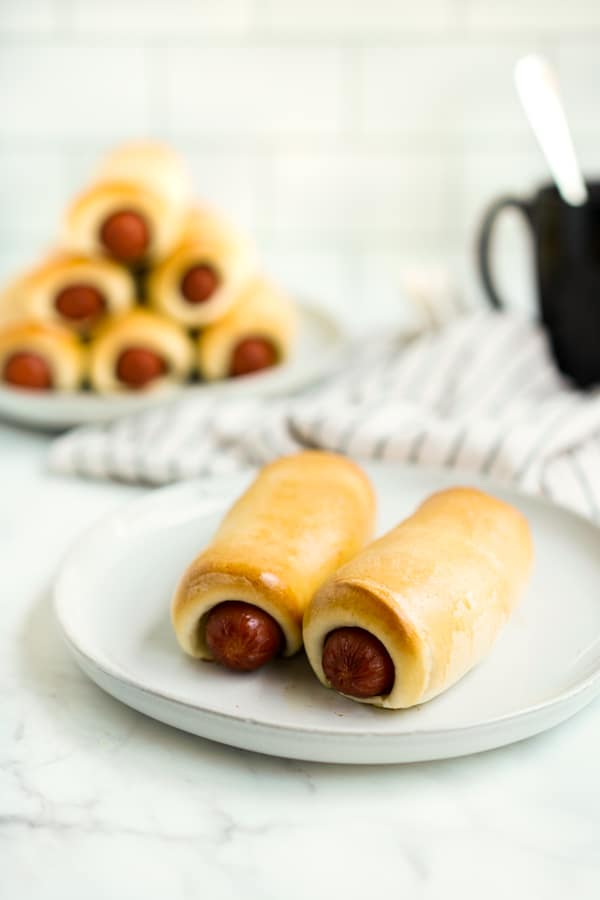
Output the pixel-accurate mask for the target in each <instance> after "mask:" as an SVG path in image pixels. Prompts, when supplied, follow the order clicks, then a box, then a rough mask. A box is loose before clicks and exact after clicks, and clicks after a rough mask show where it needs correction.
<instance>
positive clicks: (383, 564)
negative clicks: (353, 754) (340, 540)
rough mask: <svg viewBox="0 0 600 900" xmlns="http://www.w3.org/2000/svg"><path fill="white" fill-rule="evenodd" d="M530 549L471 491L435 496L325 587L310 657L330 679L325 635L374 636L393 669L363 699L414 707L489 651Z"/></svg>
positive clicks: (501, 508)
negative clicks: (386, 688) (380, 689)
mask: <svg viewBox="0 0 600 900" xmlns="http://www.w3.org/2000/svg"><path fill="white" fill-rule="evenodd" d="M532 556H533V548H532V542H531V535H530V532H529V527H528V525H527V522H526V520H525V518H524V517H523V516H522V515H521V514H520V513H519V512H518V511H517V510H516V509H514V508H513V507H511V506H510V505H508V504H506V503H504V502H502V501H501V500H498V499H496V498H495V497H491V496H489V495H488V494H485V493H483V492H482V491H478V490H475V489H472V488H454V489H451V490H447V491H441V492H440V493H437V494H434V495H433V496H432V497H430V498H429V499H428V500H426V501H425V502H424V503H423V504H422V505H421V506H420V507H419V509H418V510H417V511H416V512H415V513H414V515H412V516H411V517H410V518H409V519H407V520H406V521H405V522H402V523H401V524H400V525H398V526H397V527H396V528H394V529H393V530H392V531H390V532H388V533H387V534H386V535H384V536H383V537H382V538H380V539H379V540H377V541H375V542H374V543H372V544H370V545H369V546H368V547H366V548H365V549H364V550H363V551H362V552H361V553H360V554H358V556H356V557H355V558H354V559H353V560H351V561H350V562H349V563H347V564H346V565H345V566H343V567H342V568H341V569H340V570H339V571H338V572H336V573H335V574H334V575H333V576H332V577H331V578H330V579H329V581H328V582H327V583H326V584H324V585H323V586H322V588H321V589H320V590H319V591H318V593H317V595H316V596H315V598H314V600H313V602H312V603H311V605H310V607H309V609H308V610H307V613H306V616H305V621H304V641H305V646H306V652H307V655H308V658H309V661H310V663H311V665H312V667H313V669H314V671H315V673H316V675H317V677H318V678H319V680H320V681H321V682H322V683H323V684H325V685H326V686H329V685H328V684H327V679H326V677H325V674H324V672H323V668H322V664H321V657H322V653H323V645H324V642H325V639H326V637H327V635H328V634H329V633H330V632H331V631H334V630H335V629H336V628H341V627H345V626H356V627H360V628H364V629H365V630H367V631H369V632H371V633H372V634H374V635H375V636H376V637H377V638H379V640H380V641H382V643H383V644H384V646H385V647H386V649H387V651H388V653H389V654H390V656H391V657H392V660H393V662H394V665H395V668H396V680H395V684H394V687H393V689H392V691H391V693H390V694H388V695H387V696H379V697H371V698H368V699H367V700H363V701H362V702H367V703H372V704H375V705H377V706H385V707H388V708H392V709H398V708H405V707H409V706H414V705H415V704H417V703H421V702H423V701H425V700H429V699H431V698H432V697H435V696H436V695H437V694H439V693H440V692H441V691H443V690H445V689H446V688H447V687H449V686H450V685H452V684H453V683H454V682H456V681H457V680H458V679H459V678H461V677H462V676H463V675H464V674H465V672H467V671H468V670H469V669H470V668H472V667H473V666H474V665H475V664H476V663H477V662H478V661H479V660H480V659H481V658H482V657H483V656H484V655H485V654H486V653H487V652H488V650H489V649H490V647H491V646H492V643H493V642H494V640H495V638H496V636H497V633H498V631H499V630H500V628H501V627H502V625H503V624H504V623H505V622H506V620H507V619H508V617H509V615H510V613H511V611H512V609H513V608H514V606H515V604H516V602H517V599H518V596H519V593H520V591H521V589H522V587H523V585H524V583H525V582H526V580H527V577H528V574H529V570H530V567H531V560H532Z"/></svg>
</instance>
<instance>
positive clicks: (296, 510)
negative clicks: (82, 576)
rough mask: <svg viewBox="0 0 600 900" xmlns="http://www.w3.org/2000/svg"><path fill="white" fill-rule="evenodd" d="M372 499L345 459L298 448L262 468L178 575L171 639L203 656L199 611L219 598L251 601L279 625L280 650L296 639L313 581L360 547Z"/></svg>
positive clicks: (368, 530) (369, 524) (294, 645)
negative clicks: (173, 630)
mask: <svg viewBox="0 0 600 900" xmlns="http://www.w3.org/2000/svg"><path fill="white" fill-rule="evenodd" d="M374 515H375V498H374V494H373V489H372V487H371V484H370V482H369V480H368V479H367V477H366V475H365V474H364V472H363V471H362V470H361V469H360V468H359V467H358V466H356V465H355V464H354V463H353V462H351V461H350V460H348V459H346V458H345V457H342V456H338V455H336V454H333V453H325V452H320V451H305V452H303V453H298V454H296V455H294V456H288V457H283V458H282V459H279V460H277V461H276V462H274V463H271V464H269V465H267V466H265V467H264V468H263V469H262V470H261V472H260V473H259V475H258V477H257V478H256V480H255V481H254V482H253V484H252V485H251V486H250V488H249V489H248V490H247V491H246V492H245V493H244V494H243V495H242V496H241V497H240V498H239V500H238V501H237V502H236V503H235V504H234V506H233V507H232V508H231V509H230V511H229V512H228V513H227V515H226V516H225V518H224V520H223V522H222V523H221V526H220V527H219V529H218V531H217V533H216V535H215V536H214V538H213V540H212V541H211V543H210V544H209V546H208V547H207V548H206V550H204V551H203V552H202V553H201V554H200V555H199V556H198V557H196V559H195V560H194V561H193V562H192V563H191V564H190V566H189V567H188V569H187V570H186V572H185V573H184V575H183V577H182V579H181V581H180V583H179V585H178V588H177V591H176V593H175V596H174V599H173V604H172V620H173V627H174V629H175V633H176V635H177V638H178V640H179V643H180V644H181V646H182V647H183V649H184V650H185V651H186V653H189V654H191V655H192V656H198V657H201V658H203V659H210V658H211V656H210V652H209V650H208V648H207V646H206V643H205V640H204V630H203V626H204V622H205V618H206V615H207V614H208V612H209V611H210V610H211V609H212V608H213V607H214V606H216V605H218V604H219V603H221V602H223V601H225V600H242V601H246V602H248V603H252V604H254V605H255V606H259V607H260V608H261V609H264V610H265V611H266V612H267V613H269V614H270V615H271V616H272V617H273V618H274V619H275V621H276V622H277V623H278V624H279V625H280V627H281V629H282V631H283V633H284V637H285V641H286V648H285V655H286V656H290V655H292V654H293V653H296V652H297V651H298V650H299V649H300V647H301V646H302V627H301V626H302V616H303V613H304V610H305V609H306V606H307V604H308V602H309V601H310V599H311V597H312V595H313V594H314V592H315V590H316V589H317V587H318V586H319V585H320V584H321V583H322V582H323V581H324V580H325V578H327V577H328V576H329V575H330V574H331V573H332V572H333V571H334V570H335V569H336V568H337V566H339V565H341V564H342V563H343V562H345V561H346V560H348V559H350V558H351V557H352V556H353V555H354V554H355V553H357V552H358V550H359V549H360V548H361V547H362V546H364V544H365V542H366V541H367V540H368V539H369V537H370V535H371V534H372V530H373V523H374Z"/></svg>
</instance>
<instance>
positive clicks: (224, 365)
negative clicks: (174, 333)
mask: <svg viewBox="0 0 600 900" xmlns="http://www.w3.org/2000/svg"><path fill="white" fill-rule="evenodd" d="M296 330H297V314H296V308H295V306H294V304H293V303H292V301H291V300H290V298H289V297H288V296H287V295H286V294H284V293H283V292H282V291H281V290H280V289H279V288H278V287H276V286H275V285H274V284H272V283H271V282H270V281H268V280H267V279H265V278H256V279H254V280H253V281H252V282H251V284H249V286H248V287H247V289H246V290H245V291H244V293H243V294H242V296H241V297H240V299H239V302H238V303H237V304H236V305H235V307H234V308H233V309H232V310H231V311H230V312H229V313H228V314H227V316H225V317H224V318H223V319H221V320H220V321H219V322H216V323H215V324H214V325H211V326H209V327H208V328H206V329H205V330H204V331H203V332H202V333H201V334H200V336H199V338H198V370H199V372H200V374H201V375H202V377H203V378H205V379H206V380H207V381H214V380H216V379H219V378H227V376H228V375H229V372H230V367H231V359H232V355H233V351H234V349H235V347H236V346H237V344H238V343H239V342H240V341H242V340H244V339H245V338H250V337H252V338H254V337H258V338H266V339H267V340H268V341H270V342H271V343H272V344H273V346H274V347H275V350H276V352H277V356H278V360H279V361H284V360H286V359H287V358H288V356H289V353H290V350H291V347H292V343H293V339H294V336H295V334H296Z"/></svg>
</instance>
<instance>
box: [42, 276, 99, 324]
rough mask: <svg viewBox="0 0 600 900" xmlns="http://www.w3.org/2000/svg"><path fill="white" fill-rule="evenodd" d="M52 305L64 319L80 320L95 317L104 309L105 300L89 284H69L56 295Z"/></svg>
mask: <svg viewBox="0 0 600 900" xmlns="http://www.w3.org/2000/svg"><path fill="white" fill-rule="evenodd" d="M54 306H55V307H56V309H57V310H58V312H59V313H60V314H61V316H63V317H64V318H65V319H72V320H73V321H75V322H81V321H84V320H85V319H88V320H91V319H95V318H97V317H98V316H99V315H100V314H101V313H102V312H104V310H105V309H106V301H105V299H104V297H103V296H102V294H101V293H100V291H99V290H97V288H95V287H92V285H91V284H70V285H69V286H68V287H66V288H63V289H62V291H59V293H58V294H57V295H56V297H55V300H54Z"/></svg>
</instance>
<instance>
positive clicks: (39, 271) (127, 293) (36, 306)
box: [5, 254, 135, 334]
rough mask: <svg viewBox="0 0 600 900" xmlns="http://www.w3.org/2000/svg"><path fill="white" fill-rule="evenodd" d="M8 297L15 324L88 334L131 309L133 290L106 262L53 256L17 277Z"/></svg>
mask: <svg viewBox="0 0 600 900" xmlns="http://www.w3.org/2000/svg"><path fill="white" fill-rule="evenodd" d="M7 294H10V296H7V298H6V301H5V302H6V305H7V309H8V306H9V305H10V313H11V315H12V316H13V317H14V318H18V319H23V318H24V319H33V320H37V321H41V322H51V323H54V324H58V325H64V326H65V327H67V328H71V329H73V330H74V331H77V332H78V333H80V334H88V333H89V332H90V330H91V329H92V328H93V327H94V326H95V325H97V324H98V322H99V321H100V320H101V319H103V318H104V317H105V316H106V315H116V314H118V313H122V312H125V310H127V309H129V308H130V307H131V306H133V303H134V298H135V284H134V281H133V278H132V277H131V275H130V274H129V272H127V271H126V270H125V269H123V268H122V266H118V265H116V264H115V263H113V262H110V261H109V260H106V259H85V258H84V257H77V256H69V255H67V254H55V255H53V256H51V257H50V258H48V259H47V260H46V261H45V262H43V263H41V264H40V265H38V266H36V267H35V268H32V269H30V270H29V271H28V272H25V273H24V274H23V275H21V276H20V277H19V278H18V279H17V280H16V281H14V282H13V283H12V284H11V285H10V287H9V288H8V289H7Z"/></svg>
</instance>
